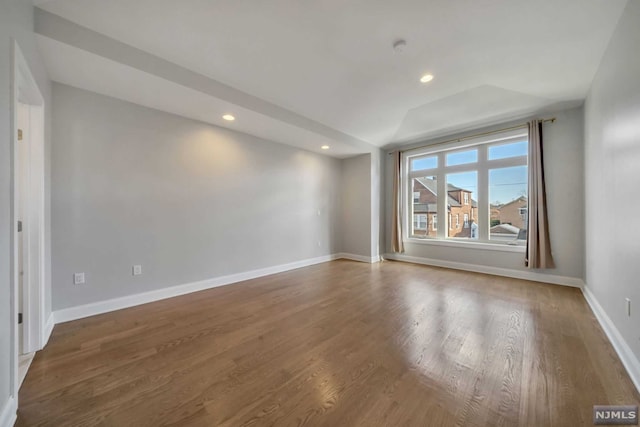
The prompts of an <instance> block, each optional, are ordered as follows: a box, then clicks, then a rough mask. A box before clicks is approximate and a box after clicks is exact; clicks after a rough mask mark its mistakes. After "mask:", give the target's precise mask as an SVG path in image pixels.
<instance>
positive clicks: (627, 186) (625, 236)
mask: <svg viewBox="0 0 640 427" xmlns="http://www.w3.org/2000/svg"><path fill="white" fill-rule="evenodd" d="M638 46H640V2H637V1H630V2H629V3H628V4H627V7H626V9H625V11H624V13H623V14H622V17H621V19H620V23H619V24H618V27H617V29H616V32H615V33H614V35H613V37H612V39H611V42H610V45H609V47H608V49H607V51H606V53H605V55H604V57H603V59H602V62H601V64H600V68H599V70H598V72H597V74H596V77H595V79H594V82H593V85H592V87H591V90H590V92H589V95H588V97H587V101H586V103H585V141H586V142H585V144H586V148H585V181H586V188H587V189H588V191H587V194H586V209H585V210H586V212H587V215H586V237H587V239H586V282H587V287H588V288H589V289H590V290H591V292H592V293H593V294H594V296H595V297H596V299H597V300H598V302H599V303H600V305H601V306H602V307H603V309H604V310H605V311H606V313H607V314H608V316H609V317H610V318H611V320H612V321H613V323H614V324H615V326H616V327H617V328H618V330H619V331H620V333H621V334H622V336H623V337H624V339H625V340H626V342H627V343H628V345H629V347H631V350H632V351H633V352H634V353H635V356H636V357H637V358H639V359H640V328H638V326H640V286H639V284H638V281H639V280H640V279H639V278H640V227H639V226H638V213H639V212H640V197H639V189H640V175H639V173H640V56H638ZM625 298H631V300H632V305H633V307H632V316H631V317H628V316H627V314H626V307H625Z"/></svg>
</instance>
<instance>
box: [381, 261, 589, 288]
mask: <svg viewBox="0 0 640 427" xmlns="http://www.w3.org/2000/svg"><path fill="white" fill-rule="evenodd" d="M384 258H385V259H390V260H394V261H403V262H411V263H414V264H424V265H430V266H433V267H444V268H452V269H454V270H464V271H473V272H475V273H484V274H493V275H494V276H503V277H511V278H514V279H523V280H531V281H534V282H543V283H551V284H553V285H562V286H571V287H573V288H582V287H583V286H584V281H583V280H582V279H581V278H579V277H568V276H556V275H553V274H542V273H536V272H535V271H523V270H512V269H509V268H500V267H490V266H486V265H479V264H467V263H464V262H455V261H443V260H439V259H432V258H422V257H415V256H409V255H402V254H393V253H387V254H384Z"/></svg>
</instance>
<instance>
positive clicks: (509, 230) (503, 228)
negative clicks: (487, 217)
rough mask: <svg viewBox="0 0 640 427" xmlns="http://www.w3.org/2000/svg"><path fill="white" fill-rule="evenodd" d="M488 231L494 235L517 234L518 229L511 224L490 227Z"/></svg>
mask: <svg viewBox="0 0 640 427" xmlns="http://www.w3.org/2000/svg"><path fill="white" fill-rule="evenodd" d="M490 231H491V233H495V234H518V233H519V232H520V229H519V228H518V227H514V226H513V225H511V224H498V225H494V226H493V227H491V229H490Z"/></svg>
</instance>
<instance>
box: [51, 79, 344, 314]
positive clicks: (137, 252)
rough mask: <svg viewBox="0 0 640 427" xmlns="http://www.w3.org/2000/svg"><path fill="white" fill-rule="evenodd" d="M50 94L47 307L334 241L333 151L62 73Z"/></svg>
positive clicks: (336, 166) (315, 251) (235, 268)
mask: <svg viewBox="0 0 640 427" xmlns="http://www.w3.org/2000/svg"><path fill="white" fill-rule="evenodd" d="M53 103H54V105H53V109H54V121H53V137H54V150H53V154H52V156H53V157H52V167H53V171H52V191H53V193H52V222H53V266H54V268H53V306H54V309H56V310H57V309H62V308H66V307H71V306H76V305H80V304H87V303H91V302H96V301H101V300H105V299H110V298H115V297H121V296H126V295H131V294H135V293H140V292H145V291H150V290H155V289H159V288H163V287H167V286H172V285H179V284H184V283H188V282H192V281H198V280H203V279H209V278H213V277H217V276H222V275H227V274H233V273H239V272H245V271H248V270H252V269H258V268H263V267H269V266H274V265H279V264H285V263H290V262H294V261H298V260H304V259H308V258H314V257H318V256H322V255H328V254H331V253H335V252H339V251H340V247H339V246H340V245H339V239H340V230H339V226H338V225H339V223H340V214H341V210H340V202H341V200H340V198H341V194H340V183H341V174H342V167H341V161H340V160H337V159H334V158H330V157H326V156H322V155H318V154H314V153H311V152H307V151H302V150H298V149H294V148H292V147H288V146H285V145H281V144H277V143H273V142H269V141H266V140H262V139H259V138H255V137H252V136H249V135H246V134H241V133H237V132H233V131H230V130H226V129H223V128H217V127H215V126H211V125H207V124H204V123H200V122H196V121H192V120H188V119H185V118H181V117H178V116H174V115H171V114H167V113H163V112H160V111H156V110H152V109H148V108H145V107H141V106H137V105H134V104H130V103H127V102H123V101H120V100H116V99H113V98H109V97H105V96H102V95H97V94H94V93H91V92H87V91H83V90H80V89H75V88H72V87H69V86H64V85H60V84H55V85H54V90H53ZM133 264H142V269H143V275H141V276H136V277H133V276H132V274H131V267H132V265H133ZM74 272H85V274H86V280H87V283H86V284H84V285H78V286H75V285H73V283H72V275H73V273H74Z"/></svg>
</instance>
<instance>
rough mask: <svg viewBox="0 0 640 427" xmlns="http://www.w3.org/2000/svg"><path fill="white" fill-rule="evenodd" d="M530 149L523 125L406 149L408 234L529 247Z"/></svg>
mask: <svg viewBox="0 0 640 427" xmlns="http://www.w3.org/2000/svg"><path fill="white" fill-rule="evenodd" d="M527 152H528V140H527V134H526V130H522V129H519V130H515V131H509V132H504V133H500V134H493V135H491V136H490V137H484V138H483V139H480V138H479V139H477V140H467V141H464V142H460V143H453V144H447V145H444V144H443V145H434V146H433V147H427V148H421V149H415V150H411V151H408V152H405V153H404V157H403V161H404V165H405V169H404V176H403V185H404V188H405V190H406V192H405V194H407V197H406V201H407V203H406V204H407V205H408V206H407V208H408V209H407V210H406V212H408V213H409V214H408V215H407V218H406V223H407V225H408V232H407V236H405V237H408V238H410V239H422V240H430V239H440V240H450V241H459V242H470V241H471V242H477V241H480V242H487V243H497V244H509V245H524V243H525V241H526V236H527V221H528V197H527V188H528V182H527V175H528V174H527ZM438 218H442V219H443V221H446V224H444V223H443V224H440V225H441V227H438Z"/></svg>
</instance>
